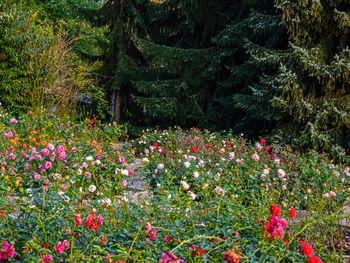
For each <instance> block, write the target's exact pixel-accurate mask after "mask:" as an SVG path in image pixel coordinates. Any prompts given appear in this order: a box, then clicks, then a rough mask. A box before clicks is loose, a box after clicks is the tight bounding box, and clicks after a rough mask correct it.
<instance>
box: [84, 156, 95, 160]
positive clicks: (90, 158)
mask: <svg viewBox="0 0 350 263" xmlns="http://www.w3.org/2000/svg"><path fill="white" fill-rule="evenodd" d="M93 159H94V158H93V157H92V156H87V157H86V158H85V160H86V161H92V160H93Z"/></svg>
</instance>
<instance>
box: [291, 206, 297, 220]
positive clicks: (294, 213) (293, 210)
mask: <svg viewBox="0 0 350 263" xmlns="http://www.w3.org/2000/svg"><path fill="white" fill-rule="evenodd" d="M295 216H296V212H295V209H294V207H292V208H291V209H290V217H291V218H294V217H295Z"/></svg>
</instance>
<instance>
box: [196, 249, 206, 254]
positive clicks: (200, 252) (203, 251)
mask: <svg viewBox="0 0 350 263" xmlns="http://www.w3.org/2000/svg"><path fill="white" fill-rule="evenodd" d="M196 252H197V253H198V255H201V254H204V253H205V250H203V249H198V248H196Z"/></svg>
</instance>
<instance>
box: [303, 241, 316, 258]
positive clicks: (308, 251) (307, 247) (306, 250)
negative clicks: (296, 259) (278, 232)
mask: <svg viewBox="0 0 350 263" xmlns="http://www.w3.org/2000/svg"><path fill="white" fill-rule="evenodd" d="M301 250H302V252H303V254H304V255H305V256H307V257H310V256H311V255H312V254H313V253H314V249H313V248H312V246H311V245H309V244H304V245H303V247H302V248H301Z"/></svg>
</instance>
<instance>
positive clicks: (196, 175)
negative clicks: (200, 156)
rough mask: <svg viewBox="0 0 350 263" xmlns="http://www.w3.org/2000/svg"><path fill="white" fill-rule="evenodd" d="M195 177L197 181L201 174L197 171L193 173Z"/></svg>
mask: <svg viewBox="0 0 350 263" xmlns="http://www.w3.org/2000/svg"><path fill="white" fill-rule="evenodd" d="M193 177H194V178H195V179H197V178H198V177H199V173H198V172H197V171H194V172H193Z"/></svg>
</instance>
